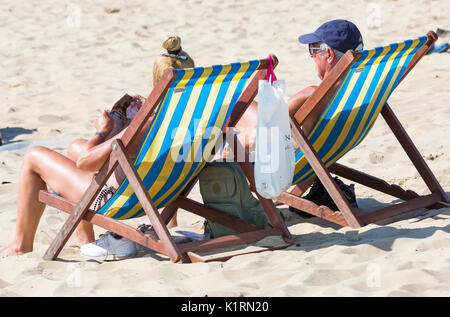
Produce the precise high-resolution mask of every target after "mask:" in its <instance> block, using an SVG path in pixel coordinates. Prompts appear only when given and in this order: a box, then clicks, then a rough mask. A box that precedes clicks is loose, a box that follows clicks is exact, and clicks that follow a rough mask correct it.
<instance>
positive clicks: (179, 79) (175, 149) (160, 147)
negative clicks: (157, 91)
mask: <svg viewBox="0 0 450 317" xmlns="http://www.w3.org/2000/svg"><path fill="white" fill-rule="evenodd" d="M258 66H259V61H250V62H247V63H233V64H229V65H217V66H212V67H196V68H191V69H179V70H176V79H175V81H174V82H173V84H172V85H171V87H170V88H169V89H168V91H167V93H166V95H165V96H164V98H163V99H162V101H161V103H160V105H159V106H158V108H157V110H156V114H155V117H154V119H153V121H152V123H151V125H150V127H149V129H148V131H147V133H146V136H145V138H144V140H143V142H142V144H141V146H140V149H139V152H138V155H137V157H136V160H135V161H134V166H135V168H136V170H137V172H138V174H139V176H140V177H141V179H142V180H143V182H144V185H145V187H146V188H147V190H148V193H149V195H150V197H151V198H152V200H153V202H154V203H155V205H156V207H157V208H161V207H164V206H166V205H168V204H169V203H171V202H172V201H174V200H175V199H176V198H177V197H178V195H179V194H180V193H181V191H182V190H183V189H184V188H185V186H186V185H187V184H188V183H189V181H190V180H192V179H193V178H194V177H195V176H196V175H197V174H198V173H199V172H200V170H201V169H202V168H203V166H204V165H205V163H206V162H205V159H207V158H208V157H209V154H210V153H211V151H212V148H213V146H214V144H215V143H216V140H217V138H218V137H219V135H220V133H219V132H220V131H222V129H223V128H224V125H225V123H226V122H227V120H228V118H229V116H230V114H231V111H232V110H233V107H234V106H235V104H236V102H237V100H238V99H239V96H240V95H241V92H242V91H243V89H244V86H245V84H246V82H247V80H248V79H249V78H250V77H251V76H252V74H253V73H254V72H255V70H256V69H257V68H258ZM98 213H101V214H103V215H105V216H108V217H111V218H115V219H129V218H134V217H139V216H142V215H144V214H145V212H144V210H143V209H142V207H141V204H140V203H139V201H138V199H137V197H136V194H135V193H134V191H133V189H132V187H131V185H130V184H129V182H128V180H127V179H125V180H124V181H123V182H122V184H121V185H120V187H119V188H118V189H117V191H116V193H115V194H114V196H113V197H111V199H110V200H109V201H108V202H107V203H106V204H105V205H104V206H103V207H102V208H101V209H99V210H98Z"/></svg>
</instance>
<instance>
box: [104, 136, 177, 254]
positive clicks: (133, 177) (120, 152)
mask: <svg viewBox="0 0 450 317" xmlns="http://www.w3.org/2000/svg"><path fill="white" fill-rule="evenodd" d="M111 146H112V147H113V152H112V156H113V157H115V158H116V159H117V161H118V163H119V165H120V167H121V168H122V170H123V172H124V173H125V175H126V176H127V178H128V181H129V182H130V185H131V187H132V188H133V190H134V192H135V193H136V196H137V198H138V199H139V202H140V203H141V205H142V208H143V209H144V211H145V213H146V214H147V217H148V218H149V220H150V223H151V224H152V226H153V228H154V230H155V231H156V234H157V235H158V237H159V239H160V241H161V242H162V243H163V245H164V247H165V248H166V252H167V254H168V255H169V257H170V259H171V260H172V261H173V262H178V261H179V260H180V259H181V257H182V254H181V251H180V250H179V249H178V247H177V245H176V244H175V242H174V240H173V239H172V237H171V236H170V233H169V231H168V229H167V227H166V226H165V225H164V224H163V221H162V219H161V216H160V214H159V212H158V209H157V208H156V207H155V205H154V203H153V202H152V199H151V197H150V195H149V193H148V192H147V190H146V188H145V186H144V183H143V182H142V179H141V178H140V177H139V174H138V173H137V171H136V169H135V168H134V166H133V163H132V162H130V160H129V158H128V157H127V155H126V152H125V147H124V146H123V144H122V142H121V141H120V140H119V139H116V140H114V141H113V143H112V145H111Z"/></svg>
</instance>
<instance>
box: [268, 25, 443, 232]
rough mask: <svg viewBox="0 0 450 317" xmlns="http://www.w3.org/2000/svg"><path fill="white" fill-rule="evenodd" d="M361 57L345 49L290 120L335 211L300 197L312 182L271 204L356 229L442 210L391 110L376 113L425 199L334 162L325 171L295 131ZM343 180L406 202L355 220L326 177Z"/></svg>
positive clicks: (439, 194) (435, 186)
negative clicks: (411, 169)
mask: <svg viewBox="0 0 450 317" xmlns="http://www.w3.org/2000/svg"><path fill="white" fill-rule="evenodd" d="M427 37H428V40H427V42H426V43H425V45H424V46H423V47H422V48H421V49H419V50H418V51H417V52H416V54H415V55H414V56H413V59H412V60H411V62H410V64H409V65H408V67H407V69H406V70H405V73H404V74H403V77H402V78H401V79H400V81H401V80H403V79H404V78H405V76H406V75H407V74H408V73H409V72H410V71H411V69H412V68H413V67H414V66H415V65H416V64H417V62H418V61H419V60H420V59H421V58H422V57H423V56H424V55H425V54H426V53H427V52H428V51H429V50H430V48H431V46H432V45H433V43H434V42H435V41H436V40H437V35H436V33H434V32H432V31H430V32H428V33H427ZM359 57H360V53H358V52H353V51H348V52H347V53H346V54H345V55H344V56H343V57H342V58H341V60H340V61H339V62H338V63H337V64H336V66H335V67H334V68H333V69H332V71H331V73H330V74H329V75H328V76H327V77H326V78H325V79H324V80H323V82H322V83H321V85H320V86H319V87H318V89H317V90H316V91H315V93H314V94H313V95H312V96H311V97H310V98H309V99H308V100H307V101H306V102H305V104H304V105H303V106H302V107H301V108H300V109H299V110H298V111H297V112H296V113H295V114H294V115H293V116H291V124H292V133H293V137H294V139H295V141H296V142H297V144H298V145H299V147H300V149H301V151H302V153H303V154H304V156H305V158H306V159H307V161H308V163H309V164H310V165H311V167H312V169H313V170H314V172H315V174H316V176H317V177H318V178H319V180H320V181H321V182H322V184H323V185H324V187H325V188H326V190H327V191H328V193H329V195H330V196H331V198H332V199H333V201H334V203H335V204H336V206H337V207H338V211H333V210H331V209H329V208H328V207H326V206H317V205H316V204H314V203H313V202H311V201H309V200H306V199H302V198H301V195H303V193H304V192H305V191H306V189H307V187H308V186H309V185H310V184H311V183H312V181H313V180H314V178H313V179H311V180H310V181H309V182H308V183H306V182H305V183H303V184H302V185H303V186H299V185H297V186H296V187H294V189H293V190H292V191H291V192H289V193H287V192H286V193H283V194H281V195H280V196H279V197H277V198H276V199H275V200H276V201H277V202H279V203H284V204H287V205H289V206H292V207H294V208H296V209H298V210H301V211H304V212H307V213H309V214H312V215H314V216H317V217H320V218H323V219H326V220H328V221H331V222H334V223H336V224H339V225H341V226H350V227H352V228H360V227H362V226H365V225H367V224H369V223H374V222H378V221H380V220H385V219H388V218H391V217H394V216H397V215H400V214H402V213H405V212H409V211H413V210H416V209H420V208H425V207H429V208H430V207H431V208H443V207H448V206H450V205H449V204H448V203H449V198H448V197H447V195H446V193H445V192H444V190H443V189H442V187H441V185H440V184H439V182H438V181H437V179H436V177H435V176H434V175H433V173H432V171H431V170H430V168H429V167H428V165H427V164H426V163H425V160H424V159H423V157H422V156H421V154H420V153H419V151H418V150H417V148H416V147H415V145H414V143H413V142H412V140H411V139H410V137H409V136H408V134H407V133H406V131H405V129H404V128H403V127H402V125H401V124H400V121H399V120H398V119H397V117H396V116H395V114H394V112H393V110H392V108H391V107H390V106H389V105H388V104H387V103H386V104H385V105H384V106H383V108H382V110H381V114H382V116H383V118H384V120H385V121H386V123H387V124H388V125H389V127H390V129H391V130H392V132H393V134H394V136H395V137H396V138H397V140H398V141H399V142H400V145H401V146H402V147H403V149H404V151H405V152H406V154H407V155H408V157H409V159H410V160H411V162H412V163H413V164H414V166H415V168H416V169H417V171H418V172H419V174H420V176H421V177H422V178H423V180H424V181H425V184H426V185H427V187H428V188H429V190H430V191H431V194H429V195H423V196H420V195H418V194H417V193H415V192H413V191H411V190H404V189H402V188H401V187H400V186H398V185H390V184H388V183H387V182H385V181H384V180H382V179H379V178H377V177H374V176H371V175H368V174H365V173H363V172H361V171H358V170H356V169H352V168H349V167H346V166H344V165H342V164H339V163H334V164H333V165H331V166H330V167H329V168H328V169H327V168H326V167H325V165H324V163H323V162H322V161H321V159H320V158H319V156H318V154H317V152H316V151H315V150H314V148H313V146H312V145H311V143H310V142H309V141H308V139H307V137H306V135H305V134H304V133H303V131H302V130H301V128H300V125H301V124H302V122H303V120H304V119H305V118H306V117H307V116H308V114H309V113H310V112H311V111H312V110H313V109H314V108H315V107H317V106H318V104H320V103H321V102H326V103H327V102H329V101H330V100H331V97H332V95H333V94H334V92H333V87H334V86H335V84H336V83H337V82H339V81H340V80H341V79H342V78H344V76H345V74H346V73H347V71H348V70H349V68H350V66H351V65H352V64H353V63H354V62H355V61H357V60H358V59H359ZM330 173H333V174H336V175H338V176H341V177H344V178H346V179H349V180H351V181H354V182H357V183H359V184H362V185H364V186H367V187H370V188H372V189H375V190H377V191H380V192H383V193H385V194H388V195H391V196H394V197H397V198H400V199H401V200H405V202H402V203H399V204H394V205H391V206H388V207H385V208H382V209H379V210H375V211H371V212H369V213H366V214H364V215H361V216H358V215H356V214H355V212H354V210H353V209H352V208H351V207H350V204H349V203H348V201H347V200H346V199H345V196H344V194H343V193H342V191H341V190H340V189H339V187H338V185H337V184H336V182H335V180H334V179H333V178H332V177H331V174H330Z"/></svg>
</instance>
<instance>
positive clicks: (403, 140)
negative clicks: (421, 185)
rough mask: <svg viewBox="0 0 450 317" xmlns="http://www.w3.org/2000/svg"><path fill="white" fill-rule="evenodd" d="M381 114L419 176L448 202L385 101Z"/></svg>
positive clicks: (433, 191)
mask: <svg viewBox="0 0 450 317" xmlns="http://www.w3.org/2000/svg"><path fill="white" fill-rule="evenodd" d="M381 114H382V115H383V118H384V120H385V121H386V123H387V124H388V125H389V128H391V130H392V132H393V133H394V135H395V137H396V138H397V140H398V141H399V142H400V144H401V146H402V147H403V149H404V150H405V152H406V154H407V155H408V157H409V159H410V160H411V162H412V163H413V164H414V166H415V167H416V169H417V171H418V172H419V174H420V176H421V177H422V179H423V180H424V182H425V184H426V185H427V186H428V188H429V189H430V191H431V192H432V193H437V194H439V196H440V197H441V199H442V201H444V202H450V200H449V198H448V197H447V195H446V193H445V192H444V190H443V189H442V187H441V185H440V184H439V182H438V181H437V179H436V177H435V176H434V175H433V172H432V171H431V170H430V168H429V167H428V165H427V163H425V160H424V159H423V157H422V155H420V153H419V151H418V150H417V148H416V146H415V145H414V143H413V142H412V140H411V138H410V137H409V136H408V134H407V133H406V131H405V129H404V128H403V126H402V125H401V124H400V121H399V120H398V119H397V117H396V116H395V114H394V112H393V111H392V109H391V107H390V106H389V105H388V104H387V103H386V104H385V105H384V106H383V109H382V110H381Z"/></svg>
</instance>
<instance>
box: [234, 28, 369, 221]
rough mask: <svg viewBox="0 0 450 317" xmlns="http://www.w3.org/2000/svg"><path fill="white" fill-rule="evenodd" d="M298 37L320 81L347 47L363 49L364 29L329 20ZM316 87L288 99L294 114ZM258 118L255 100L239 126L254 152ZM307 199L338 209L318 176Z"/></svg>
mask: <svg viewBox="0 0 450 317" xmlns="http://www.w3.org/2000/svg"><path fill="white" fill-rule="evenodd" d="M298 40H299V42H300V43H302V44H306V45H308V50H309V54H310V56H311V58H312V60H313V61H314V63H315V66H316V71H317V75H318V76H319V78H320V79H321V80H323V79H324V78H325V77H326V76H327V75H328V74H329V73H330V71H331V70H332V69H333V67H334V66H335V65H336V64H337V63H338V61H339V59H340V58H341V57H342V56H343V55H344V54H345V52H347V51H348V50H354V51H358V50H362V49H363V40H362V36H361V32H360V31H359V30H358V28H357V27H356V25H355V24H353V23H352V22H350V21H347V20H342V19H339V20H332V21H328V22H326V23H324V24H322V25H321V26H320V27H319V28H318V29H317V30H316V31H314V32H313V33H308V34H304V35H301V36H299V38H298ZM317 88H318V86H309V87H306V88H304V89H303V90H301V91H299V92H298V93H296V94H294V95H293V96H292V97H291V98H289V113H290V114H291V115H292V114H294V113H296V112H297V111H298V110H299V109H300V108H301V107H302V105H303V104H304V103H305V101H306V100H307V99H308V98H309V97H310V96H311V95H312V94H313V93H314V92H315V91H316V89H317ZM336 88H337V87H336ZM326 106H327V103H325V102H324V103H323V104H319V106H317V107H315V109H314V110H313V111H312V112H310V113H309V115H308V116H307V117H306V118H305V120H304V121H303V122H302V124H301V128H302V130H303V132H304V133H305V135H309V133H310V131H311V129H312V128H313V127H314V125H315V124H316V122H317V121H318V119H319V117H320V115H321V114H322V112H323V111H324V110H325V107H326ZM256 118H257V104H256V103H255V102H254V103H252V104H251V105H250V107H249V108H248V110H247V111H246V112H245V113H244V115H243V116H242V118H241V120H240V121H239V123H238V124H237V125H236V128H237V130H238V132H239V133H240V135H239V139H240V141H241V142H242V143H243V144H245V147H246V149H247V150H248V151H252V148H254V143H255V138H256ZM295 145H296V144H294V146H295ZM336 181H337V183H338V185H339V186H340V188H341V189H342V190H343V192H344V194H345V195H346V196H347V198H348V200H349V202H350V204H351V205H353V206H355V207H356V198H355V195H354V192H353V189H352V188H351V187H350V186H346V185H345V184H344V183H342V181H340V180H339V179H336ZM350 188H351V189H350ZM304 198H306V199H310V200H312V201H314V202H316V203H319V204H323V205H326V206H328V207H330V208H332V209H334V210H335V209H336V208H337V207H336V206H335V205H334V203H333V201H332V200H331V198H330V197H329V195H328V193H327V191H326V190H325V188H324V187H323V185H322V184H321V183H320V181H319V180H318V179H316V181H315V182H314V184H313V186H312V188H311V190H310V192H309V193H308V195H306V196H305V197H304ZM291 210H293V208H291ZM293 211H295V210H293ZM302 214H303V213H302Z"/></svg>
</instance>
